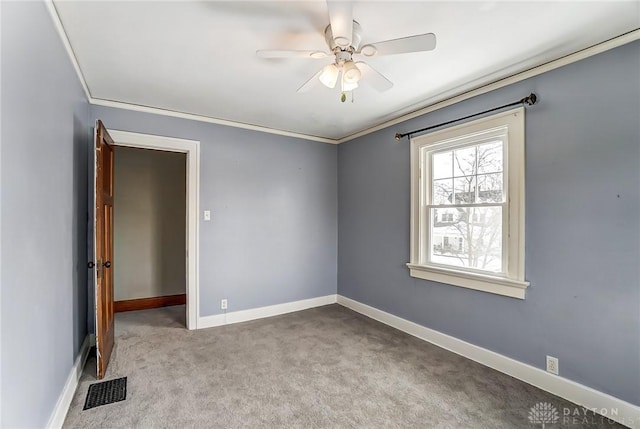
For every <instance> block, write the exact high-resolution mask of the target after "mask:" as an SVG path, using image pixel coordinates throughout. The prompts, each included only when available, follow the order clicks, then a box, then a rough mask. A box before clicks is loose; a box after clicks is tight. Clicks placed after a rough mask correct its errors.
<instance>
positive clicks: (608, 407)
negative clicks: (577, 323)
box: [337, 295, 640, 429]
mask: <svg viewBox="0 0 640 429" xmlns="http://www.w3.org/2000/svg"><path fill="white" fill-rule="evenodd" d="M337 302H338V304H340V305H343V306H345V307H347V308H350V309H351V310H354V311H356V312H358V313H360V314H364V315H365V316H368V317H370V318H372V319H375V320H377V321H379V322H382V323H384V324H385V325H389V326H391V327H393V328H396V329H398V330H400V331H403V332H406V333H407V334H409V335H413V336H414V337H417V338H420V339H422V340H424V341H427V342H429V343H432V344H435V345H436V346H439V347H442V348H444V349H447V350H449V351H452V352H453V353H456V354H458V355H460V356H464V357H466V358H468V359H471V360H473V361H476V362H478V363H481V364H483V365H486V366H488V367H490V368H493V369H495V370H497V371H500V372H503V373H505V374H508V375H510V376H512V377H514V378H517V379H518V380H522V381H524V382H525V383H528V384H531V385H533V386H536V387H538V388H540V389H542V390H545V391H547V392H549V393H552V394H554V395H556V396H560V397H561V398H565V399H567V400H569V401H571V402H574V403H576V404H578V405H581V406H583V407H585V408H587V409H589V410H592V411H594V412H596V413H598V414H601V415H605V414H606V415H605V417H607V418H610V419H612V420H615V421H617V422H618V423H621V424H623V425H625V426H628V427H630V428H633V429H640V407H638V406H636V405H633V404H630V403H629V402H626V401H623V400H621V399H618V398H616V397H614V396H611V395H608V394H606V393H602V392H599V391H597V390H595V389H592V388H590V387H587V386H584V385H582V384H579V383H576V382H574V381H571V380H568V379H566V378H562V377H559V376H557V375H553V374H551V373H548V372H546V371H543V370H541V369H539V368H536V367H534V366H531V365H528V364H525V363H522V362H520V361H517V360H515V359H511V358H509V357H507V356H504V355H501V354H499V353H495V352H492V351H491V350H487V349H485V348H482V347H478V346H475V345H473V344H470V343H467V342H466V341H462V340H459V339H457V338H455V337H452V336H450V335H446V334H443V333H442V332H438V331H435V330H433V329H430V328H426V327H424V326H421V325H418V324H417V323H414V322H410V321H408V320H406V319H403V318H401V317H398V316H394V315H393V314H390V313H387V312H385V311H382V310H378V309H377V308H374V307H371V306H368V305H366V304H362V303H360V302H358V301H355V300H353V299H350V298H347V297H344V296H341V295H338V299H337ZM532 405H534V404H532ZM614 410H615V411H614ZM560 414H561V418H562V413H560Z"/></svg>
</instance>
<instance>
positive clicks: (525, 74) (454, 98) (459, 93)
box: [337, 29, 640, 144]
mask: <svg viewBox="0 0 640 429" xmlns="http://www.w3.org/2000/svg"><path fill="white" fill-rule="evenodd" d="M636 40H640V29H636V30H633V31H630V32H628V33H625V34H622V35H620V36H618V37H614V38H613V39H609V40H606V41H604V42H602V43H598V44H597V45H593V46H590V47H588V48H585V49H582V50H580V51H578V52H575V53H573V54H569V55H566V56H564V57H561V58H558V59H556V60H552V61H549V62H547V63H544V64H541V65H539V66H536V67H533V68H530V69H528V70H525V71H522V72H519V73H516V74H514V75H511V76H508V77H505V78H502V79H499V80H497V81H494V82H491V83H488V84H485V85H482V86H480V87H478V88H464V87H463V88H456V89H454V90H452V91H448V92H445V93H443V94H441V95H440V96H439V97H437V98H436V99H434V100H433V101H434V103H433V104H430V105H428V106H426V107H423V108H420V109H419V110H416V111H414V112H411V113H407V114H405V115H402V116H399V117H397V118H395V119H391V120H389V121H386V122H383V123H381V124H379V125H376V126H374V127H371V128H367V129H364V130H362V131H359V132H357V133H355V134H351V135H349V136H346V137H343V138H341V139H339V140H338V141H337V143H338V144H340V143H345V142H348V141H350V140H354V139H356V138H358V137H362V136H366V135H367V134H371V133H373V132H376V131H379V130H382V129H385V128H388V127H391V126H393V125H397V124H399V123H401V122H404V121H408V120H409V119H414V118H417V117H418V116H422V115H424V114H427V113H430V112H434V111H436V110H439V109H442V108H444V107H447V106H451V105H452V104H456V103H459V102H461V101H464V100H468V99H469V98H472V97H476V96H478V95H481V94H485V93H487V92H491V91H495V90H496V89H499V88H503V87H505V86H509V85H513V84H514V83H517V82H520V81H522V80H525V79H529V78H531V77H534V76H537V75H540V74H543V73H546V72H548V71H551V70H555V69H557V68H560V67H564V66H566V65H569V64H572V63H575V62H577V61H581V60H584V59H585V58H589V57H591V56H594V55H597V54H600V53H602V52H605V51H608V50H611V49H614V48H617V47H619V46H622V45H626V44H627V43H631V42H635V41H636Z"/></svg>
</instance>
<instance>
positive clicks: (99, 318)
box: [94, 121, 115, 379]
mask: <svg viewBox="0 0 640 429" xmlns="http://www.w3.org/2000/svg"><path fill="white" fill-rule="evenodd" d="M95 137H96V147H95V161H96V170H95V171H96V174H95V177H96V183H95V202H96V207H95V229H94V231H95V241H94V243H95V252H96V256H95V267H96V276H95V298H96V299H95V305H96V350H97V362H98V368H97V376H98V379H102V378H104V375H105V373H106V371H107V365H109V358H110V357H111V351H112V350H113V345H114V342H115V338H114V316H113V265H112V261H113V140H112V139H111V136H109V133H108V132H107V129H106V128H105V127H104V125H103V124H102V121H97V122H96V128H95Z"/></svg>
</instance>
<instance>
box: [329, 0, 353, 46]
mask: <svg viewBox="0 0 640 429" xmlns="http://www.w3.org/2000/svg"><path fill="white" fill-rule="evenodd" d="M327 6H328V8H329V23H330V24H331V32H332V33H333V40H334V41H335V42H336V44H337V45H338V46H340V47H342V48H348V47H349V46H351V37H352V35H353V5H352V4H351V2H349V1H334V0H327Z"/></svg>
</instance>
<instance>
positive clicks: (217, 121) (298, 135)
mask: <svg viewBox="0 0 640 429" xmlns="http://www.w3.org/2000/svg"><path fill="white" fill-rule="evenodd" d="M89 103H91V104H93V105H96V106H105V107H115V108H118V109H125V110H134V111H136V112H144V113H153V114H156V115H163V116H171V117H173V118H182V119H189V120H192V121H199V122H207V123H210V124H217V125H225V126H228V127H234V128H242V129H245V130H252V131H259V132H263V133H268V134H277V135H280V136H286V137H294V138H298V139H304V140H311V141H315V142H321V143H329V144H338V140H334V139H329V138H326V137H318V136H312V135H308V134H301V133H294V132H292V131H285V130H279V129H276V128H269V127H264V126H260V125H252V124H246V123H244V122H236V121H229V120H226V119H218V118H212V117H210V116H203V115H195V114H193V113H184V112H178V111H175V110H167V109H158V108H156V107H149V106H141V105H138V104H132V103H123V102H120V101H112V100H103V99H100V98H90V99H89Z"/></svg>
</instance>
